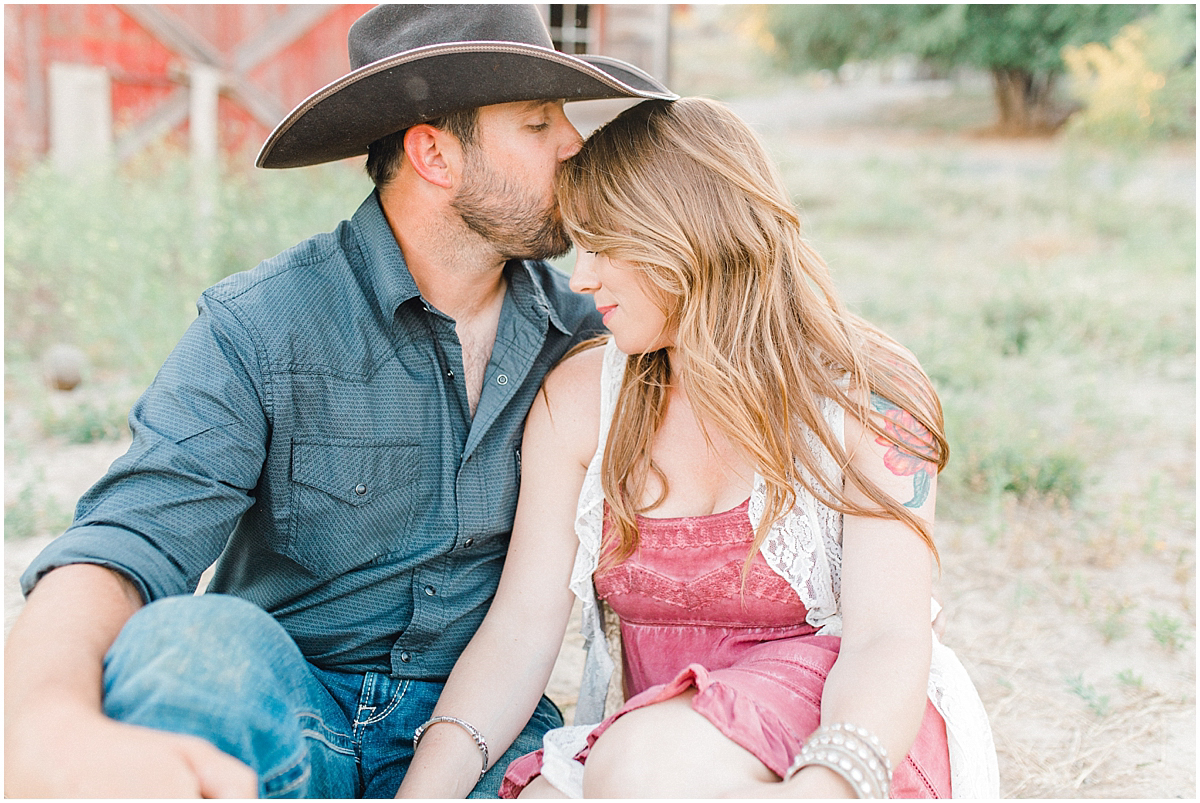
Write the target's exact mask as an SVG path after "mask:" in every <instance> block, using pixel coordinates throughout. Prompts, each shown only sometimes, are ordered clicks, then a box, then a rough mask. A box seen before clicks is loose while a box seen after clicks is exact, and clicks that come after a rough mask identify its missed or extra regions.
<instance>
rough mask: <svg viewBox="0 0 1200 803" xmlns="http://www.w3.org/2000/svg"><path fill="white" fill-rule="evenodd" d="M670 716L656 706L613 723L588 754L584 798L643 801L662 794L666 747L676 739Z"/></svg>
mask: <svg viewBox="0 0 1200 803" xmlns="http://www.w3.org/2000/svg"><path fill="white" fill-rule="evenodd" d="M677 699H678V698H677ZM672 702H674V701H672ZM672 713H673V712H670V711H664V710H663V704H659V705H656V706H649V707H647V708H640V709H637V710H635V711H631V712H630V713H628V714H625V715H624V716H622V717H620V718H619V719H617V720H616V721H615V722H614V723H612V724H611V725H610V726H609V727H608V729H607V730H605V731H604V733H602V734H601V735H600V738H599V739H597V740H596V742H595V743H594V744H593V745H592V748H591V750H590V751H589V752H588V756H587V763H586V764H585V765H584V774H583V789H584V797H605V798H617V797H646V796H654V795H655V793H656V792H665V791H666V790H663V789H661V788H660V787H661V786H662V784H663V782H664V780H666V777H665V776H667V775H668V774H671V767H670V766H669V764H670V763H671V761H670V757H669V756H668V755H667V753H668V752H671V749H672V748H671V747H668V743H669V742H670V741H672V740H673V739H675V738H677V736H678V734H677V733H675V732H674V730H675V729H674V728H672V727H670V720H672V719H674V717H673V716H672ZM664 715H665V716H664Z"/></svg>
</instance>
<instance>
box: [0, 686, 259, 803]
mask: <svg viewBox="0 0 1200 803" xmlns="http://www.w3.org/2000/svg"><path fill="white" fill-rule="evenodd" d="M44 713H45V716H46V717H49V718H53V720H47V721H54V722H55V723H56V726H55V727H46V728H45V729H44V730H42V731H41V732H39V733H36V734H26V735H25V737H24V738H21V739H6V740H5V748H4V749H5V757H4V758H5V761H4V770H5V772H4V794H5V797H59V798H79V797H106V798H127V797H193V798H194V797H211V798H252V797H257V796H258V778H257V776H256V775H255V773H254V771H253V770H252V769H250V768H249V767H248V766H246V765H245V764H243V763H242V762H240V761H238V760H237V759H236V758H233V757H232V756H230V755H228V754H226V753H223V752H221V751H220V750H218V749H217V748H216V747H214V746H212V745H211V744H209V743H208V742H207V741H205V740H204V739H200V738H198V737H195V736H185V735H181V734H176V733H167V732H166V731H159V730H154V729H152V728H143V727H139V726H136V725H126V724H124V723H121V722H116V721H115V720H112V719H109V718H108V717H105V716H103V715H100V714H96V713H93V712H87V711H84V712H80V711H77V710H70V709H68V710H57V709H56V708H54V707H48V710H46V711H45V712H44ZM43 724H45V722H44V723H43Z"/></svg>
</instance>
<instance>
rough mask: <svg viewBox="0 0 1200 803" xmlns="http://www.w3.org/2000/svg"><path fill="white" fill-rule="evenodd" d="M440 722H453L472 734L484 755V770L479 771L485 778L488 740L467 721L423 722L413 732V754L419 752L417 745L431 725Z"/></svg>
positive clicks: (456, 718)
mask: <svg viewBox="0 0 1200 803" xmlns="http://www.w3.org/2000/svg"><path fill="white" fill-rule="evenodd" d="M439 722H452V723H454V724H455V725H457V726H458V727H460V728H462V729H463V730H465V731H466V732H467V733H469V734H471V738H472V739H474V740H475V746H476V747H478V748H479V752H480V753H481V754H482V755H483V769H481V770H479V777H480V778H483V776H484V775H486V774H487V771H488V747H487V739H484V738H483V734H482V733H480V732H479V731H478V730H477V729H476V728H475V726H474V725H472V724H471V723H470V722H467V721H466V720H462V719H459V718H458V717H431V718H430V719H427V720H425V721H424V722H422V723H421V724H420V725H419V726H418V727H417V729H416V730H415V731H413V752H414V753H415V752H416V751H417V745H419V744H420V743H421V737H422V736H424V735H425V731H426V729H428V728H429V726H430V725H436V724H437V723H439Z"/></svg>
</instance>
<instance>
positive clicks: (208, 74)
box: [188, 62, 221, 248]
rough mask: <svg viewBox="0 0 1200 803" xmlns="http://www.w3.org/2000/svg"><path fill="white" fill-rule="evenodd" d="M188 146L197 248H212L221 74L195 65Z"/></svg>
mask: <svg viewBox="0 0 1200 803" xmlns="http://www.w3.org/2000/svg"><path fill="white" fill-rule="evenodd" d="M188 78H189V107H188V142H189V146H190V149H191V160H192V199H193V201H194V203H195V219H196V235H197V245H199V246H201V247H202V248H203V247H204V246H206V245H208V242H209V240H210V236H211V228H212V218H213V214H214V213H215V212H216V209H217V99H218V97H219V94H220V90H221V71H220V70H218V69H217V68H216V67H213V66H211V65H208V64H201V63H199V62H192V64H191V65H190V66H189V69H188Z"/></svg>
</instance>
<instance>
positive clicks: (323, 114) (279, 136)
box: [255, 42, 677, 168]
mask: <svg viewBox="0 0 1200 803" xmlns="http://www.w3.org/2000/svg"><path fill="white" fill-rule="evenodd" d="M623 97H630V98H646V99H650V98H657V99H662V100H674V99H675V98H676V97H677V96H676V95H675V94H673V93H672V92H671V91H670V90H668V89H666V87H664V86H663V85H662V84H660V83H659V82H658V81H656V80H655V79H653V78H651V77H650V76H649V75H647V74H646V73H643V72H641V71H640V70H638V69H637V68H635V67H633V66H632V65H629V64H625V63H623V62H620V61H617V60H616V59H609V58H605V57H603V56H586V55H585V56H571V55H568V54H566V53H560V52H558V51H557V50H551V49H549V48H545V47H539V46H536V45H528V44H524V43H521V42H451V43H446V44H437V45H429V46H427V47H420V48H415V49H412V50H408V51H405V52H403V53H398V54H396V55H395V56H391V57H389V58H385V59H380V60H379V61H376V62H373V63H371V64H367V65H365V66H363V67H360V68H359V69H357V70H355V71H353V72H351V73H350V74H348V75H346V76H344V77H342V78H340V79H338V80H337V81H334V82H333V83H332V84H329V85H328V86H326V87H325V88H323V89H321V90H319V91H317V92H315V93H313V94H312V95H311V96H309V98H308V99H307V100H305V101H304V102H303V103H301V104H300V105H299V106H297V107H296V108H295V109H294V110H293V111H292V113H291V114H289V115H288V116H287V117H286V118H285V119H284V120H283V122H281V123H280V124H279V125H278V126H277V127H276V128H275V130H274V131H273V132H272V133H271V135H270V136H269V137H268V138H267V141H266V143H265V144H264V145H263V147H262V150H261V151H260V152H259V154H258V159H257V160H256V161H255V164H256V165H257V166H258V167H265V168H282V167H303V166H305V165H313V164H320V163H322V162H332V161H336V160H338V159H346V158H349V157H352V156H361V155H362V154H364V153H366V152H367V146H368V145H369V144H370V143H372V142H374V141H375V140H377V139H379V138H380V137H385V136H387V135H388V134H392V133H395V132H396V131H402V130H404V129H406V128H408V127H410V126H413V125H416V124H417V123H420V122H424V121H426V120H432V119H435V118H437V117H441V116H442V115H445V114H449V113H450V112H454V111H459V110H462V109H470V108H475V107H478V106H490V105H492V104H496V103H509V102H512V101H521V100H538V99H542V98H545V99H558V98H563V99H565V100H594V99H599V98H623Z"/></svg>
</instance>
